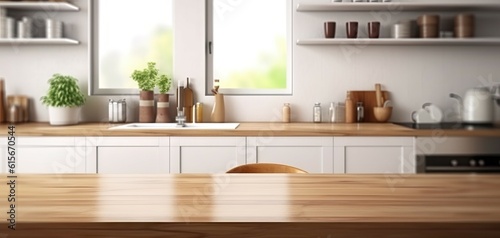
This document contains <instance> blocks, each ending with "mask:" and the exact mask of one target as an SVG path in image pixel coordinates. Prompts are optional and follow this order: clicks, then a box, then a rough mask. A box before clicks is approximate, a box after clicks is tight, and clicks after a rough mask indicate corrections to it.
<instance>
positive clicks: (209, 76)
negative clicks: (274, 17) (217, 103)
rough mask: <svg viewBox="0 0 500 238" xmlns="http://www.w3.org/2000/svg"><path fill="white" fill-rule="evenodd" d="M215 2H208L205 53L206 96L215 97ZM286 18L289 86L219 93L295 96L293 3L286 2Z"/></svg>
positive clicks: (207, 0)
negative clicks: (213, 90)
mask: <svg viewBox="0 0 500 238" xmlns="http://www.w3.org/2000/svg"><path fill="white" fill-rule="evenodd" d="M214 1H215V0H206V2H205V4H206V21H205V22H206V25H205V29H206V53H205V61H206V62H205V64H206V68H205V71H206V72H205V74H206V83H205V87H206V88H205V95H206V96H209V95H213V93H212V92H211V89H212V88H213V81H214V74H213V67H214V64H213V63H214V62H213V52H214V47H213V45H214V43H213V42H214V40H213V15H214V12H213V2H214ZM286 4H287V6H286V18H287V26H286V28H287V31H286V32H287V33H286V47H287V69H286V73H287V79H286V82H287V86H286V88H284V89H250V88H241V89H235V88H220V90H219V92H220V93H223V94H226V95H241V96H245V95H256V96H258V95H276V96H283V95H292V94H293V71H292V66H293V40H292V39H293V1H288V0H287V1H286Z"/></svg>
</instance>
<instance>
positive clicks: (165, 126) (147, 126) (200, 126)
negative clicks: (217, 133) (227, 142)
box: [109, 123, 240, 130]
mask: <svg viewBox="0 0 500 238" xmlns="http://www.w3.org/2000/svg"><path fill="white" fill-rule="evenodd" d="M239 125H240V123H186V126H185V127H178V126H177V123H132V124H126V125H121V126H114V127H111V128H109V129H110V130H234V129H236V128H237V127H238V126H239Z"/></svg>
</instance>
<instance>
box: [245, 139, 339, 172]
mask: <svg viewBox="0 0 500 238" xmlns="http://www.w3.org/2000/svg"><path fill="white" fill-rule="evenodd" d="M247 146H248V147H247V162H248V163H278V164H286V165H291V166H294V167H297V168H300V169H303V170H305V171H307V172H309V173H333V137H248V138H247Z"/></svg>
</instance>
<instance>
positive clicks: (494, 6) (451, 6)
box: [297, 2, 500, 12]
mask: <svg viewBox="0 0 500 238" xmlns="http://www.w3.org/2000/svg"><path fill="white" fill-rule="evenodd" d="M384 10H386V11H497V10H500V3H413V2H412V3H410V2H408V3H406V2H390V3H327V4H297V11H298V12H315V11H384Z"/></svg>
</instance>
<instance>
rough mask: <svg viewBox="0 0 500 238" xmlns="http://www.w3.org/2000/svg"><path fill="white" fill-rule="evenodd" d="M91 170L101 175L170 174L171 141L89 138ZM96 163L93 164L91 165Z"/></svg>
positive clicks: (146, 138)
mask: <svg viewBox="0 0 500 238" xmlns="http://www.w3.org/2000/svg"><path fill="white" fill-rule="evenodd" d="M87 145H88V147H87V150H88V154H89V155H90V156H88V157H87V160H88V161H89V165H88V167H91V168H94V170H95V171H94V172H95V173H99V174H168V173H169V170H170V168H169V148H168V146H169V139H168V137H166V138H165V137H162V138H158V137H106V138H87ZM90 163H93V164H90Z"/></svg>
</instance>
